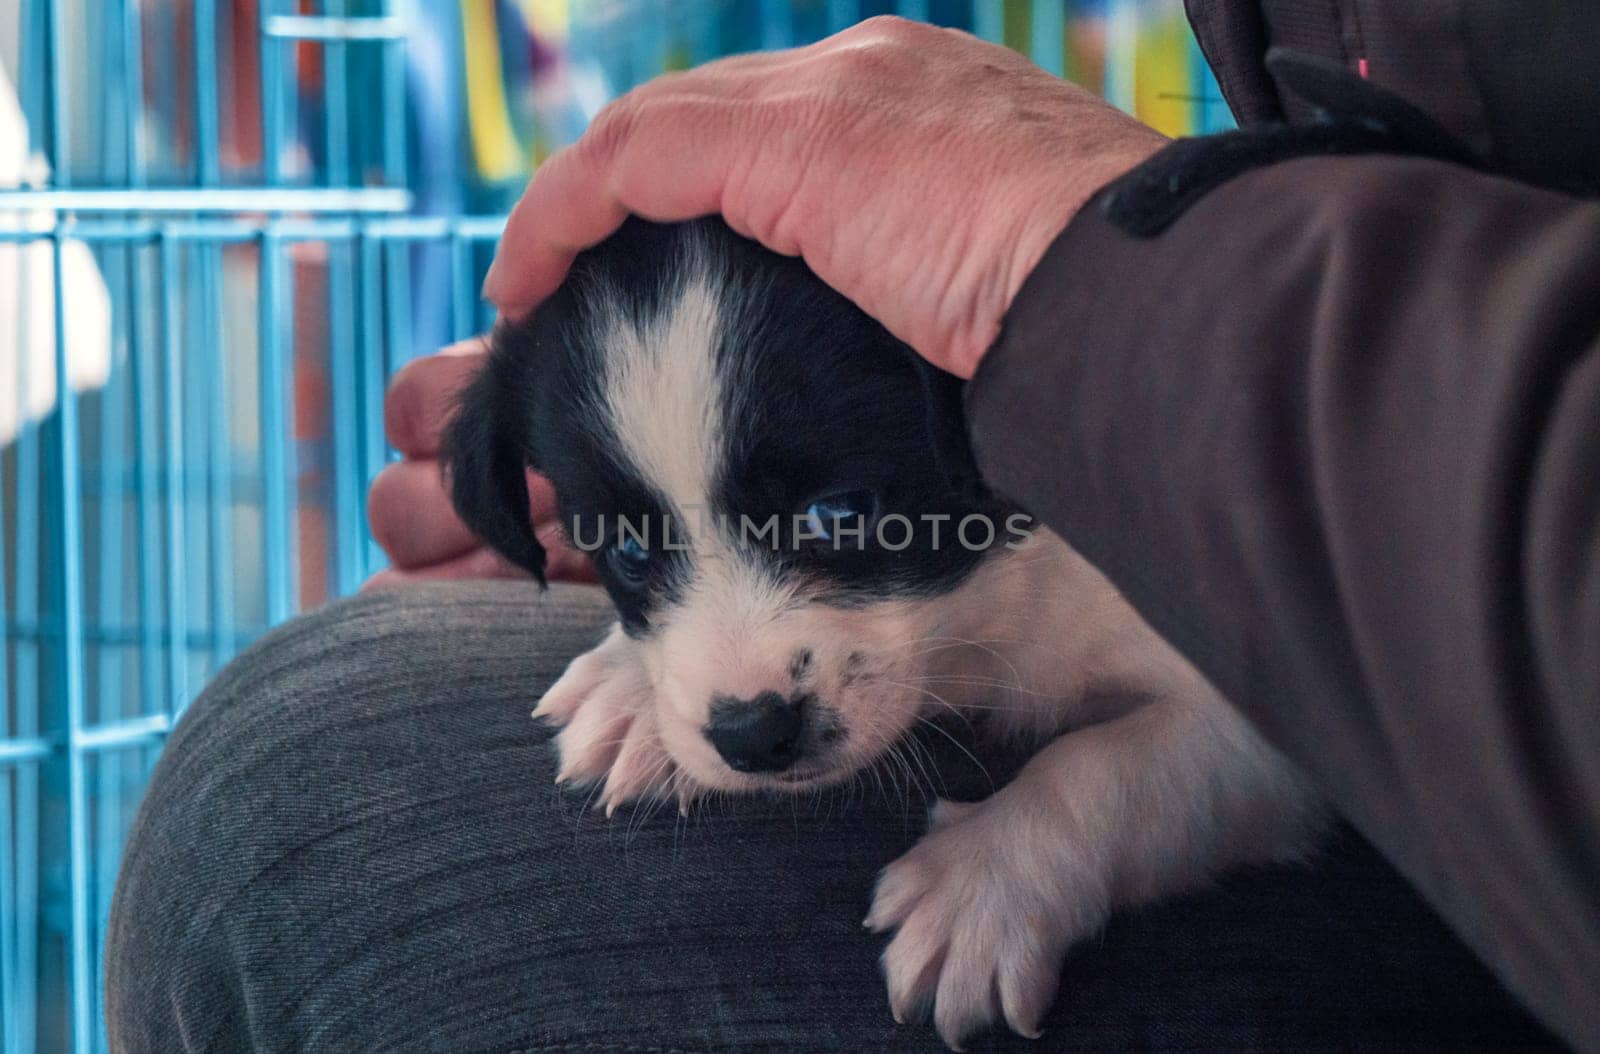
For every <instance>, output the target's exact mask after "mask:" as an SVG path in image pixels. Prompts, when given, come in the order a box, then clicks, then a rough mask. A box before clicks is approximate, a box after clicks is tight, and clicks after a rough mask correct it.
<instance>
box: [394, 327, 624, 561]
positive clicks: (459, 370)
mask: <svg viewBox="0 0 1600 1054" xmlns="http://www.w3.org/2000/svg"><path fill="white" fill-rule="evenodd" d="M484 354H485V351H484V346H483V343H482V342H481V341H463V342H462V343H460V344H455V345H452V346H451V347H448V348H446V349H445V350H443V351H441V352H439V353H438V354H437V355H430V356H428V357H427V358H422V359H417V360H415V361H413V362H410V363H407V364H406V366H405V367H404V368H403V369H401V370H400V372H399V373H397V374H396V375H395V378H394V383H393V384H391V385H390V386H389V391H388V394H387V395H386V396H385V397H384V402H383V426H384V431H385V432H386V433H387V435H388V437H389V442H390V444H391V445H392V446H394V448H395V449H396V450H399V451H400V453H401V455H402V456H403V458H404V460H401V461H397V462H394V463H393V464H390V465H386V466H384V469H383V471H382V472H379V473H378V475H377V478H375V479H374V480H373V481H372V486H371V489H370V490H369V491H368V492H367V520H368V523H369V525H370V526H371V528H372V536H373V538H375V539H376V540H377V542H378V544H379V545H380V546H382V547H383V551H384V552H385V553H388V554H389V561H390V563H392V564H393V565H394V566H393V567H391V568H390V569H388V570H385V571H380V572H378V573H377V574H375V575H373V576H372V578H370V579H369V580H368V581H367V584H366V587H365V588H369V589H370V588H373V587H378V586H389V585H399V584H401V583H404V582H413V581H422V580H427V579H440V578H526V577H528V576H527V572H525V571H523V570H522V569H521V568H518V567H516V566H514V565H512V564H510V563H508V562H507V561H506V560H504V559H502V558H501V557H500V555H499V554H498V553H495V552H494V551H493V550H491V549H489V548H487V547H485V546H484V545H483V543H482V542H480V541H479V540H478V539H477V538H476V537H475V536H474V535H473V533H472V532H471V531H470V530H469V529H468V528H467V525H466V524H464V523H462V522H461V520H460V518H459V517H457V516H456V513H455V509H454V507H453V506H452V505H451V503H450V490H449V486H448V484H447V482H446V480H445V475H444V467H443V464H442V463H441V462H440V460H439V442H440V437H441V435H442V434H443V432H444V428H445V425H446V424H448V423H449V421H450V418H451V416H452V415H453V414H454V413H455V405H456V395H457V393H458V392H460V391H461V389H462V388H463V387H464V386H465V385H466V384H467V383H468V382H469V381H470V380H471V379H472V378H473V376H474V375H475V374H476V373H477V372H478V370H480V369H482V368H483V358H484ZM528 505H529V509H530V511H531V512H532V514H533V522H534V531H535V533H536V534H537V535H538V537H539V540H540V542H542V543H543V544H544V547H545V550H546V552H547V554H548V558H549V559H548V564H547V565H546V568H545V574H546V575H547V576H548V577H549V578H550V579H552V580H566V581H581V582H591V581H594V568H593V566H592V565H591V564H590V563H589V560H588V558H587V557H585V556H584V555H583V554H582V553H580V552H578V551H576V550H575V549H573V548H572V547H571V546H569V545H567V544H566V540H565V535H563V534H562V532H561V529H560V524H559V522H558V518H557V510H556V501H555V492H554V491H553V490H552V489H551V487H550V484H549V482H548V481H547V480H545V479H544V477H542V476H539V475H537V474H535V473H533V472H529V473H528Z"/></svg>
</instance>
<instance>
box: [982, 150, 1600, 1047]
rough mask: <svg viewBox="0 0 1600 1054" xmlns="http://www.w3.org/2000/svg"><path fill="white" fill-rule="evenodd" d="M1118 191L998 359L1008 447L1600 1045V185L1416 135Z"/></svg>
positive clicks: (1041, 271) (1580, 1038) (1423, 882)
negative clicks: (1465, 162) (1569, 186)
mask: <svg viewBox="0 0 1600 1054" xmlns="http://www.w3.org/2000/svg"><path fill="white" fill-rule="evenodd" d="M1110 198H1111V196H1110V195H1103V196H1102V197H1101V198H1100V199H1097V201H1096V202H1095V203H1093V204H1091V206H1090V207H1088V208H1086V209H1085V210H1084V211H1083V212H1082V213H1081V214H1080V215H1079V216H1078V217H1077V218H1075V219H1074V220H1073V222H1072V223H1071V224H1070V225H1069V226H1068V228H1067V229H1066V230H1065V231H1064V232H1063V234H1062V235H1061V236H1060V238H1059V239H1058V240H1057V242H1056V243H1055V245H1054V246H1053V247H1052V248H1051V250H1050V251H1049V253H1048V254H1047V256H1046V257H1045V259H1044V260H1043V262H1042V263H1041V264H1040V265H1039V266H1038V268H1037V269H1036V271H1035V272H1034V273H1033V275H1032V276H1031V278H1030V279H1029V280H1028V282H1027V284H1026V285H1025V287H1024V288H1023V290H1022V292H1021V294H1020V295H1019V297H1018V299H1017V301H1016V303H1015V304H1014V306H1013V308H1012V310H1011V313H1010V315H1009V317H1008V318H1007V320H1006V325H1005V330H1004V333H1003V335H1002V338H1001V339H1000V341H999V342H998V343H997V345H996V346H995V347H994V348H993V349H992V350H991V351H990V352H989V354H988V356H987V358H986V359H985V361H984V363H983V364H982V367H981V369H980V370H979V373H978V376H977V377H976V378H975V380H974V382H973V383H972V385H970V386H969V389H968V410H969V414H970V423H971V429H972V434H973V440H974V445H975V448H976V451H977V455H978V459H979V464H980V467H981V468H982V470H983V472H984V474H985V476H986V478H987V479H988V481H989V482H990V483H991V485H993V486H994V487H995V488H996V489H998V490H1000V491H1001V492H1003V493H1005V494H1006V495H1008V496H1010V497H1012V498H1013V499H1016V500H1018V501H1019V502H1021V503H1022V504H1023V505H1025V506H1026V507H1029V508H1030V509H1031V510H1032V511H1033V512H1035V513H1036V514H1037V515H1038V516H1040V517H1041V518H1042V519H1043V520H1044V521H1045V522H1046V523H1048V524H1049V525H1050V526H1052V527H1053V528H1055V529H1056V530H1057V531H1058V532H1059V533H1061V534H1062V535H1063V536H1064V537H1065V538H1066V539H1067V540H1068V541H1069V542H1070V543H1072V544H1073V545H1074V546H1076V547H1077V548H1078V549H1079V550H1080V551H1082V552H1083V553H1084V554H1085V555H1086V556H1087V557H1088V558H1089V559H1090V560H1092V561H1093V562H1095V563H1096V564H1097V565H1099V566H1100V567H1101V568H1103V569H1104V570H1105V572H1106V573H1107V574H1108V575H1109V576H1110V577H1111V578H1112V579H1113V581H1115V582H1116V583H1117V584H1118V586H1119V587H1120V588H1122V589H1123V590H1124V592H1125V593H1126V594H1127V596H1128V597H1129V599H1130V600H1131V601H1132V602H1133V603H1134V604H1135V606H1136V607H1138V608H1139V609H1140V611H1141V612H1142V613H1143V614H1144V615H1145V617H1146V618H1147V619H1148V620H1149V621H1150V622H1151V623H1152V624H1153V625H1154V626H1155V627H1156V628H1157V629H1158V630H1159V631H1160V632H1162V633H1163V634H1164V635H1166V636H1167V637H1168V638H1169V639H1170V640H1171V641H1172V642H1173V643H1174V644H1176V645H1177V646H1178V647H1179V648H1180V649H1181V650H1183V651H1184V652H1185V653H1186V654H1187V655H1188V656H1189V657H1190V658H1191V659H1192V660H1193V661H1194V662H1195V663H1196V664H1197V665H1198V666H1200V667H1201V669H1202V670H1203V671H1204V672H1205V673H1206V674H1207V675H1208V676H1209V677H1210V678H1211V679H1212V680H1213V681H1214V682H1215V683H1216V684H1217V685H1218V686H1219V687H1220V688H1221V689H1222V691H1223V692H1224V693H1226V694H1227V695H1228V696H1229V697H1230V698H1231V699H1232V700H1233V701H1234V702H1235V703H1236V704H1237V705H1238V706H1239V707H1240V708H1241V709H1242V710H1244V711H1245V713H1246V714H1248V716H1249V717H1251V718H1252V719H1253V720H1254V721H1255V722H1257V723H1258V724H1259V726H1260V727H1261V728H1263V729H1264V730H1265V732H1266V733H1267V734H1268V735H1269V737H1270V738H1271V739H1272V740H1273V741H1274V742H1275V743H1277V744H1278V745H1279V746H1280V747H1281V748H1282V749H1283V750H1285V751H1286V752H1287V753H1288V754H1289V755H1290V756H1291V757H1292V758H1293V759H1294V760H1295V761H1296V762H1298V763H1299V764H1300V765H1301V766H1303V767H1304V768H1305V769H1307V770H1308V771H1309V772H1310V773H1312V774H1313V775H1314V777H1315V778H1316V779H1317V780H1318V781H1320V783H1321V784H1322V785H1323V787H1325V788H1326V790H1327V791H1328V792H1329V793H1330V794H1331V796H1332V799H1333V801H1334V802H1335V803H1336V805H1337V806H1338V807H1339V808H1340V809H1341V810H1342V811H1343V812H1344V813H1345V814H1346V815H1347V816H1348V817H1349V818H1350V819H1351V820H1352V821H1353V822H1355V823H1356V825H1357V826H1358V827H1359V828H1360V829H1361V830H1362V831H1363V832H1364V833H1365V834H1366V835H1367V836H1368V837H1369V838H1370V839H1371V840H1372V841H1373V842H1375V843H1376V844H1377V845H1378V846H1379V847H1380V848H1381V849H1382V850H1384V851H1385V853H1386V854H1387V855H1388V856H1389V857H1390V858H1391V859H1392V860H1394V861H1395V862H1396V863H1397V864H1398V865H1399V866H1400V867H1401V869H1402V870H1403V871H1404V872H1405V873H1406V874H1407V875H1408V877H1409V878H1410V879H1411V880H1412V881H1413V882H1415V883H1416V885H1417V886H1418V887H1420V888H1421V890H1422V891H1423V892H1424V893H1425V894H1426V895H1427V896H1428V897H1429V898H1430V899H1431V900H1432V901H1433V902H1434V904H1435V905H1436V906H1437V907H1438V908H1439V909H1440V910H1441V912H1442V913H1443V914H1444V915H1445V916H1446V918H1447V919H1448V920H1449V921H1450V922H1451V923H1452V924H1453V925H1454V926H1455V927H1456V928H1457V929H1458V931H1459V932H1461V933H1462V934H1463V935H1464V936H1465V937H1466V938H1467V939H1468V940H1469V942H1470V943H1472V944H1473V945H1474V946H1475V947H1476V949H1477V950H1478V952H1479V953H1480V954H1481V955H1483V956H1484V957H1485V959H1486V960H1487V961H1488V962H1489V963H1490V964H1491V965H1492V966H1494V967H1495V968H1496V969H1497V970H1498V971H1499V972H1500V974H1501V976H1502V977H1503V978H1505V979H1506V980H1507V981H1508V982H1509V983H1510V984H1511V986H1512V987H1513V988H1514V989H1515V990H1517V991H1518V992H1520V993H1521V994H1522V996H1523V997H1524V998H1525V999H1527V1000H1528V1001H1529V1002H1530V1004H1531V1005H1532V1006H1533V1008H1534V1009H1535V1010H1536V1011H1538V1012H1540V1013H1541V1014H1542V1016H1544V1017H1545V1018H1546V1019H1547V1021H1549V1022H1550V1023H1551V1024H1552V1025H1554V1026H1555V1027H1556V1028H1557V1029H1559V1030H1560V1031H1562V1032H1563V1033H1564V1034H1565V1035H1566V1036H1567V1037H1568V1038H1569V1039H1571V1040H1574V1041H1577V1042H1578V1044H1579V1045H1580V1046H1596V1047H1600V1013H1597V1012H1596V1011H1595V1008H1594V1003H1593V999H1594V993H1596V992H1600V205H1597V204H1595V203H1594V202H1592V201H1585V200H1582V199H1578V198H1574V197H1567V196H1563V195H1561V194H1558V193H1554V192H1550V191H1544V190H1537V189H1532V188H1530V187H1527V186H1525V185H1522V184H1518V183H1515V182H1511V181H1508V180H1505V179H1500V178H1496V177H1493V176H1489V175H1484V174H1481V173H1478V172H1475V171H1473V170H1470V169H1468V168H1464V167H1460V166H1457V165H1453V164H1449V163H1445V162H1441V161H1434V160H1425V159H1418V158H1406V157H1392V156H1387V157H1386V156H1361V157H1315V158H1305V159H1300V160H1291V161H1286V162H1283V163H1279V164H1274V165H1270V166H1268V167H1265V168H1260V169H1257V170H1255V171H1252V172H1249V173H1247V174H1244V175H1241V176H1238V177H1236V178H1233V179H1231V180H1229V181H1228V182H1226V183H1224V184H1223V185H1222V186H1220V187H1219V188H1217V189H1214V190H1212V191H1210V192H1209V193H1208V194H1206V195H1204V196H1203V197H1201V198H1199V200H1197V201H1196V202H1194V203H1193V204H1192V205H1190V206H1189V207H1188V208H1187V210H1186V211H1184V212H1183V213H1182V215H1181V216H1179V217H1178V218H1177V219H1176V220H1175V221H1174V222H1172V223H1171V225H1170V226H1168V227H1167V228H1166V229H1165V230H1164V231H1163V232H1161V233H1160V234H1158V235H1156V236H1154V237H1146V238H1140V237H1133V236H1131V235H1129V234H1128V233H1125V231H1124V230H1123V229H1119V227H1118V226H1117V225H1116V224H1115V223H1113V222H1112V219H1111V218H1108V217H1111V216H1114V215H1115V213H1116V209H1115V208H1112V207H1108V200H1110Z"/></svg>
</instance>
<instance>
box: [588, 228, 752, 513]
mask: <svg viewBox="0 0 1600 1054" xmlns="http://www.w3.org/2000/svg"><path fill="white" fill-rule="evenodd" d="M686 265H687V266H686V268H685V270H686V271H687V272H688V273H687V274H686V275H685V277H684V278H683V280H682V284H681V285H679V286H678V287H677V289H676V290H674V291H671V292H670V293H669V294H668V295H667V296H665V297H664V298H663V300H662V309H661V311H660V313H658V314H657V315H656V316H655V317H654V318H653V319H649V320H648V321H647V322H646V323H645V328H644V329H640V328H639V326H637V325H635V323H634V321H633V320H632V319H628V318H625V317H623V316H622V315H621V313H619V312H614V313H610V314H609V315H608V316H607V317H605V318H603V319H602V320H601V322H600V323H599V327H598V328H599V332H598V334H597V336H598V337H599V340H600V341H601V347H603V348H604V349H605V360H606V366H605V370H606V374H605V387H604V390H603V396H602V397H603V398H604V400H605V403H606V406H605V412H606V416H607V418H608V421H609V423H610V425H611V427H612V429H613V430H614V431H615V434H616V437H617V440H618V442H619V443H620V445H621V447H622V452H623V454H624V455H625V456H626V457H627V459H628V461H629V462H630V463H631V465H632V466H633V467H634V468H635V469H637V470H638V471H639V472H640V473H641V474H642V475H643V476H644V479H645V481H646V482H648V483H649V484H650V485H651V486H652V487H654V488H655V489H657V490H658V491H660V492H661V494H662V495H663V496H664V497H665V498H666V499H667V500H668V501H669V502H670V503H671V504H672V505H673V506H674V510H675V511H676V512H677V513H678V514H679V516H678V522H676V523H674V524H673V527H674V529H675V530H689V529H692V528H693V527H694V521H695V516H696V515H697V514H698V515H700V516H704V515H706V512H707V510H708V509H709V506H710V494H711V481H712V479H713V477H714V474H715V471H716V463H717V458H718V453H719V451H720V450H721V449H722V436H723V422H722V415H723V414H724V413H725V412H726V411H725V407H724V393H723V391H722V387H721V384H720V381H719V379H718V376H717V346H718V342H719V340H720V336H721V333H720V330H721V312H720V311H719V308H718V302H717V292H718V290H717V284H718V283H717V282H716V280H715V278H714V276H712V275H710V274H708V273H707V272H706V269H705V268H704V266H703V265H701V264H699V263H698V262H696V261H693V260H690V261H686ZM685 520H687V522H684V521H685ZM658 529H659V527H658V525H656V524H651V531H652V534H654V533H655V531H656V530H658Z"/></svg>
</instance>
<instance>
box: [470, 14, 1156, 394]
mask: <svg viewBox="0 0 1600 1054" xmlns="http://www.w3.org/2000/svg"><path fill="white" fill-rule="evenodd" d="M1165 141H1166V140H1165V139H1164V138H1163V137H1162V136H1161V135H1160V134H1159V133H1157V132H1155V131H1153V130H1152V129H1150V128H1147V127H1145V126H1144V125H1142V124H1140V123H1138V122H1137V121H1135V120H1134V119H1133V118H1131V117H1128V116H1126V115H1125V114H1123V113H1121V112H1120V111H1118V110H1116V109H1115V108H1113V107H1111V106H1110V105H1108V104H1107V103H1105V102H1103V101H1101V100H1100V99H1099V98H1097V97H1096V96H1094V95H1092V94H1090V93H1089V92H1087V91H1084V90H1083V89H1081V88H1078V87H1076V86H1074V85H1071V84H1068V83H1066V82H1064V81H1061V80H1059V79H1057V78H1055V77H1052V76H1051V75H1049V74H1047V73H1045V72H1044V71H1043V70H1041V69H1039V68H1038V67H1036V66H1034V65H1033V64H1032V63H1030V62H1028V61H1027V60H1026V59H1024V58H1023V57H1021V56H1020V55H1017V54H1016V53H1015V52H1012V51H1009V50H1007V49H1005V48H1002V47H999V46H997V45H993V44H987V43H984V42H983V41H980V40H978V39H977V38H975V37H972V36H969V35H968V34H966V33H961V32H956V31H953V30H946V29H938V28H936V27H933V26H928V25H923V24H920V23H916V22H908V21H905V20H903V19H897V18H889V17H883V18H874V19H870V20H868V21H866V22H863V23H861V24H860V25H857V26H855V27H853V28H851V29H847V30H845V31H844V32H842V33H839V34H836V35H835V36H832V37H829V38H827V39H826V40H823V41H820V42H818V43H816V44H813V45H811V46H809V47H804V48H797V49H795V50H792V51H781V52H771V53H766V54H756V55H741V56H736V57H733V58H728V59H723V60H720V61H717V62H712V63H709V64H707V65H705V66H701V67H699V68H697V69H694V70H690V71H687V72H683V73H673V74H668V75H666V76H664V77H659V78H657V79H656V80H653V81H651V82H649V83H648V84H645V85H643V86H641V87H639V88H637V89H635V90H634V91H631V92H629V93H628V94H626V95H624V96H622V97H621V98H619V99H617V100H616V101H615V102H613V103H612V104H611V105H609V106H607V107H606V108H605V109H604V110H602V111H601V112H600V114H599V115H598V116H597V117H596V118H595V120H594V122H593V123H592V124H591V125H590V127H589V130H588V131H587V132H585V133H584V135H583V137H582V138H580V139H579V140H578V141H577V142H576V143H574V144H573V145H572V146H570V147H568V148H566V149H564V150H562V151H560V152H559V153H557V154H555V155H554V156H552V157H551V158H550V159H549V160H547V161H546V162H545V163H544V164H543V165H541V166H540V167H539V169H538V171H537V172H536V173H535V174H534V177H533V180H532V182H530V183H529V184H528V188H527V190H526V192H525V193H524V194H523V196H522V200H521V201H520V202H518V204H517V207H516V209H515V210H514V211H513V212H512V214H511V218H510V220H509V222H508V224H507V227H506V232H505V235H504V237H502V239H501V241H500V248H499V251H498V253H497V255H496V257H495V261H494V265H493V267H491V269H490V271H489V276H488V279H487V280H486V282H485V283H484V293H485V295H486V296H487V297H488V298H489V299H490V300H492V301H494V303H495V305H496V306H497V307H498V308H499V309H500V311H501V313H502V314H505V315H508V316H511V317H519V316H521V315H523V314H525V313H526V312H527V311H529V310H530V309H532V308H533V307H534V306H535V305H537V304H538V302H539V301H540V300H542V299H543V298H544V297H546V296H548V295H549V294H550V293H551V292H553V291H554V290H555V288H556V287H557V286H558V285H559V284H560V283H561V280H562V278H563V276H564V275H565V274H566V271H567V267H568V266H569V265H570V264H571V262H572V258H573V256H574V255H575V254H576V253H577V252H578V251H579V250H581V249H584V248H586V247H588V246H591V245H594V244H595V243H597V242H599V241H601V240H603V239H604V238H605V237H606V235H608V234H610V233H611V232H612V231H614V230H615V229H616V228H617V227H618V226H619V225H620V224H621V223H622V221H623V219H624V218H625V217H626V216H627V215H628V214H630V213H633V214H637V215H640V216H644V217H646V218H648V219H652V220H659V221H670V220H680V219H689V218H692V217H695V216H701V215H708V214H711V213H717V212H720V213H721V214H722V215H723V217H724V218H725V219H726V220H727V222H728V224H729V226H731V227H733V228H734V229H735V230H737V231H739V232H740V233H742V234H744V235H746V236H748V237H752V238H755V239H756V240H758V241H760V242H761V243H762V244H763V245H765V246H767V247H768V248H770V249H773V250H775V251H777V252H781V253H786V254H789V255H799V256H801V257H803V258H804V259H805V261H806V263H807V264H808V265H810V267H811V269H812V270H813V271H815V272H816V274H817V275H818V276H819V277H821V278H822V280H823V281H825V282H827V283H828V284H829V285H831V286H833V287H834V288H835V289H837V290H838V291H839V292H841V293H843V294H844V295H845V296H847V297H849V298H850V299H851V300H853V301H854V302H855V303H856V304H857V305H859V306H860V307H861V308H862V309H863V310H865V311H866V312H867V313H868V314H870V315H872V316H873V317H875V318H876V319H878V320H879V321H880V322H882V323H883V324H884V325H885V326H886V327H887V328H888V329H889V330H890V332H892V333H894V334H895V335H896V336H897V337H899V338H900V339H901V340H904V341H905V342H906V343H908V344H910V345H911V346H912V347H914V348H915V349H916V350H917V351H918V352H920V353H921V354H922V355H923V356H925V357H926V358H927V359H928V360H929V361H930V362H932V363H933V364H934V365H936V366H939V367H941V368H943V369H946V370H949V371H951V372H952V373H955V374H958V375H960V376H962V377H970V376H972V374H973V372H974V371H975V370H976V369H977V365H978V362H979V360H980V359H981V358H982V357H983V354H984V353H985V352H986V351H987V350H988V348H989V346H990V345H991V344H992V343H993V342H994V340H995V339H996V337H997V336H998V335H999V332H1000V323H1001V320H1002V319H1003V317H1004V316H1005V313H1006V310H1007V309H1008V308H1009V307H1010V305H1011V301H1012V299H1013V298H1014V297H1015V296H1016V294H1017V291H1018V290H1019V289H1020V288H1021V286H1022V283H1023V280H1024V279H1026V278H1027V276H1028V274H1029V272H1031V271H1032V270H1033V268H1034V266H1035V265H1036V264H1037V263H1038V262H1039V259H1040V258H1041V257H1042V256H1043V255H1044V251H1045V249H1047V248H1048V247H1049V245H1050V243H1051V242H1052V241H1053V240H1054V239H1055V237H1056V235H1057V234H1059V233H1060V232H1061V230H1062V228H1063V227H1065V226H1066V224H1067V221H1068V220H1070V219H1071V218H1072V217H1073V215H1074V214H1075V213H1076V212H1077V211H1078V209H1080V208H1081V207H1082V206H1083V204H1084V203H1085V202H1086V201H1087V200H1088V199H1089V198H1090V197H1091V196H1092V195H1093V194H1094V192H1095V191H1097V190H1098V189H1100V188H1101V187H1102V186H1104V185H1105V184H1106V183H1108V182H1110V181H1111V180H1113V179H1115V178H1116V177H1117V176H1120V175H1122V174H1123V173H1124V172H1126V171H1128V170H1129V169H1130V168H1133V167H1134V166H1135V165H1137V164H1138V163H1139V162H1141V161H1143V160H1144V159H1145V158H1147V157H1148V156H1149V155H1150V154H1152V153H1154V152H1155V151H1156V150H1158V149H1160V147H1161V146H1162V145H1163V144H1164V143H1165Z"/></svg>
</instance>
